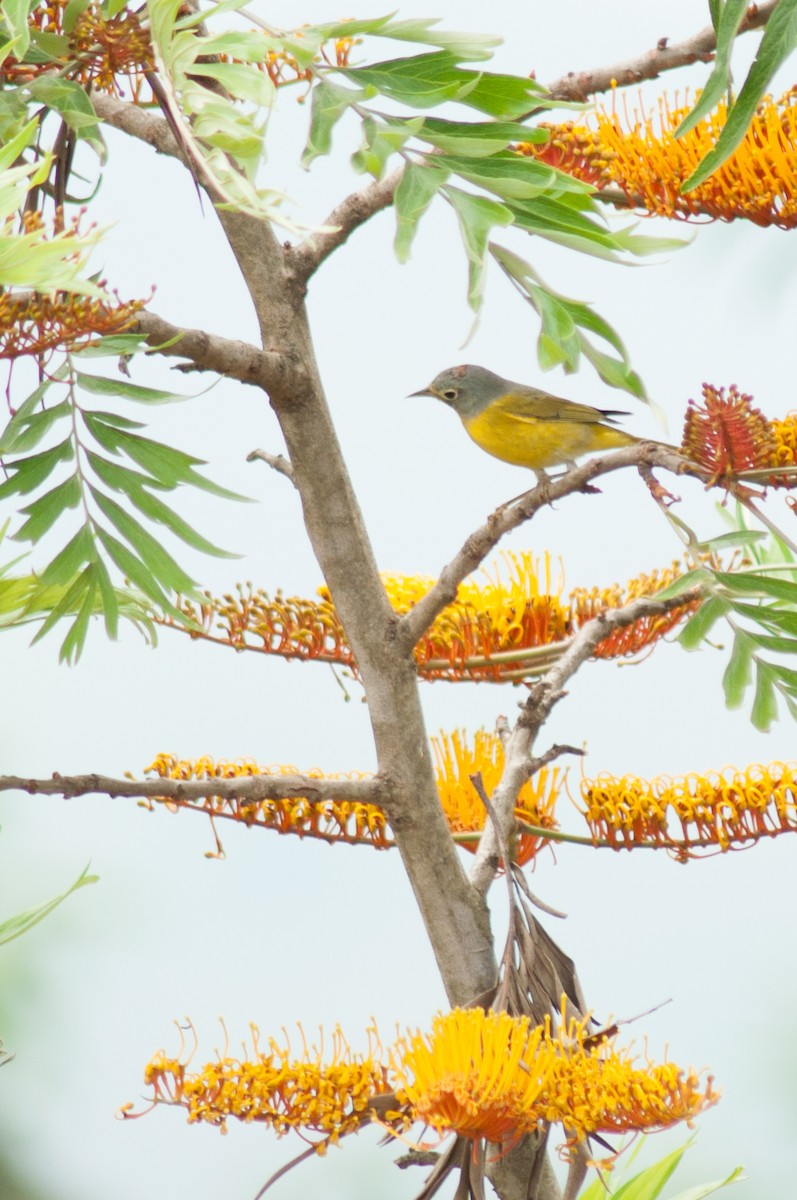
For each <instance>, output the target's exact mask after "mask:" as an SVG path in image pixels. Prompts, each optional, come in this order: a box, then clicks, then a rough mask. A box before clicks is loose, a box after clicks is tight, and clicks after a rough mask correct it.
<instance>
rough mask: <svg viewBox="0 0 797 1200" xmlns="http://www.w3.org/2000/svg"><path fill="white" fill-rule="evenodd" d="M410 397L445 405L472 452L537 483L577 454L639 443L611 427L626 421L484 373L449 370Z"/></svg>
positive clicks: (478, 369)
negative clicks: (528, 473) (526, 473)
mask: <svg viewBox="0 0 797 1200" xmlns="http://www.w3.org/2000/svg"><path fill="white" fill-rule="evenodd" d="M412 395H413V396H435V397H436V398H437V399H438V400H442V401H443V403H444V404H448V405H450V407H451V408H453V409H454V412H455V413H456V414H457V416H458V417H459V418H460V420H461V421H462V424H463V425H464V426H465V429H466V430H467V432H468V434H469V435H470V436H471V438H472V439H473V441H474V442H475V443H476V445H477V446H480V447H481V448H482V450H486V451H487V453H488V454H492V455H493V457H495V458H500V459H502V460H503V462H507V463H513V464H514V465H515V466H517V467H528V468H529V469H530V470H532V471H534V473H535V475H536V476H537V478H538V479H539V480H540V481H542V480H545V479H547V478H548V476H547V475H546V473H545V470H546V467H557V466H559V465H560V464H562V463H565V464H567V465H568V466H572V465H573V463H574V462H575V460H576V459H577V458H580V457H581V455H582V454H591V453H593V452H596V451H600V450H616V449H619V448H620V447H621V446H633V445H635V444H636V443H637V442H639V441H641V440H642V439H641V438H638V437H634V435H633V434H631V433H625V432H624V431H623V430H622V429H618V428H617V426H616V425H615V418H616V417H623V416H627V414H626V413H623V412H618V411H616V410H614V409H602V408H590V406H589V405H587V404H576V403H574V401H572V400H562V399H560V397H558V396H551V395H550V394H549V393H548V392H543V391H542V390H541V389H540V388H536V387H529V386H527V385H526V384H523V383H513V382H512V381H511V380H509V379H503V378H502V377H501V376H500V375H495V374H494V373H493V372H492V371H487V370H486V369H485V368H484V367H474V366H461V367H449V368H448V370H447V371H441V372H440V374H439V375H438V376H436V378H435V379H433V380H432V382H431V383H430V384H429V386H428V387H425V388H422V389H421V390H420V391H419V392H413V393H412Z"/></svg>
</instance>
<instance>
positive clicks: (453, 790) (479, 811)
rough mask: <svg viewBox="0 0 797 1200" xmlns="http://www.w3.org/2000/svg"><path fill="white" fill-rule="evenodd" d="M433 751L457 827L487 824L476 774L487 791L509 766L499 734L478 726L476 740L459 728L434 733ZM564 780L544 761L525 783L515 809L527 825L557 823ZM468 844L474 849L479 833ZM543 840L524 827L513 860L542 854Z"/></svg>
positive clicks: (519, 862) (442, 789) (453, 826)
mask: <svg viewBox="0 0 797 1200" xmlns="http://www.w3.org/2000/svg"><path fill="white" fill-rule="evenodd" d="M431 742H432V752H433V754H434V758H435V763H436V771H435V775H436V780H437V791H438V795H439V796H440V803H441V804H442V806H443V812H444V813H445V815H446V820H447V821H448V824H449V828H450V829H451V832H452V833H468V832H471V831H474V830H478V831H479V832H481V830H482V829H483V828H484V821H485V811H484V805H483V804H482V802H481V800H480V799H479V796H478V795H477V793H476V789H475V788H474V787H473V784H472V783H471V781H470V777H471V775H475V774H480V775H481V777H482V782H483V783H484V787H485V790H486V792H487V795H488V796H490V795H492V792H493V789H494V788H495V787H496V785H497V784H498V782H499V780H500V779H501V775H502V774H503V770H504V748H503V746H502V745H501V741H500V738H498V737H496V736H495V734H492V733H487V731H486V730H484V729H479V730H477V732H476V734H475V735H474V737H473V739H472V741H470V742H467V741H466V740H465V738H464V735H463V734H461V733H458V732H457V731H456V730H455V731H454V733H452V734H447V733H441V734H440V735H439V737H433V738H432V739H431ZM562 783H563V776H562V774H561V772H560V771H558V770H557V768H556V767H553V768H550V769H549V768H547V767H543V769H542V770H541V771H538V772H537V774H536V775H535V776H534V778H533V779H530V780H529V781H528V782H527V783H525V784H524V785H523V787H522V788H521V790H520V794H519V796H518V803H517V807H516V808H515V815H516V817H517V818H518V819H519V820H520V821H525V822H526V824H528V825H537V826H542V827H543V828H545V829H556V828H557V822H556V820H555V819H554V815H553V814H554V809H555V807H556V801H557V799H558V797H559V792H560V790H561V787H562ZM462 844H463V846H464V847H465V849H466V850H473V851H474V852H475V850H476V849H477V847H478V839H474V840H473V841H472V842H468V841H466V842H463V843H462ZM541 845H542V840H541V839H540V838H539V837H535V836H534V835H532V834H528V833H519V834H518V835H517V836H516V837H515V838H514V839H513V841H512V845H511V851H512V861H513V862H515V863H517V865H518V866H521V867H522V866H524V865H525V864H526V863H527V862H529V861H530V860H531V859H532V858H534V856H535V855H536V854H537V852H538V850H539V849H540V847H541Z"/></svg>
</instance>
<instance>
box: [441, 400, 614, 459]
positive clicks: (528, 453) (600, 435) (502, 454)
mask: <svg viewBox="0 0 797 1200" xmlns="http://www.w3.org/2000/svg"><path fill="white" fill-rule="evenodd" d="M462 423H463V425H464V426H465V429H466V430H467V431H468V433H469V434H470V436H471V437H472V438H473V440H474V442H475V443H476V445H477V446H481V448H482V450H486V451H487V453H488V454H492V455H494V457H495V458H500V459H502V461H503V462H508V463H512V464H514V466H517V467H529V468H530V469H531V470H532V471H542V470H545V468H546V467H556V466H559V465H560V464H561V463H568V462H573V460H574V459H576V458H580V456H581V455H582V454H591V453H595V452H596V451H599V450H612V449H616V448H617V447H619V446H630V445H632V444H633V443H634V442H635V441H637V439H636V438H635V437H633V436H632V435H631V434H629V433H624V432H623V431H622V429H612V428H611V427H610V426H608V425H601V424H599V423H598V422H597V421H596V422H590V421H567V420H554V421H551V420H546V419H544V418H536V419H524V420H518V419H517V418H516V417H512V416H509V415H508V414H506V413H503V412H501V411H500V410H499V411H497V412H496V411H490V410H487V411H485V412H483V413H480V414H479V416H478V417H471V418H470V419H469V420H465V419H463V422H462Z"/></svg>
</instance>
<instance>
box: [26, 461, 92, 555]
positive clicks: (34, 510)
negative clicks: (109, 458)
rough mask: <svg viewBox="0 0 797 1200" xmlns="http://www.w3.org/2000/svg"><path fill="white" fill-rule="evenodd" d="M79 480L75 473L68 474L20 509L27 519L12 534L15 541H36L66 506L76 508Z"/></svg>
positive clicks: (79, 491) (78, 500) (78, 496)
mask: <svg viewBox="0 0 797 1200" xmlns="http://www.w3.org/2000/svg"><path fill="white" fill-rule="evenodd" d="M81 494H82V493H81V490H80V481H79V479H78V477H77V475H70V476H69V478H68V479H65V480H64V481H63V483H59V484H58V485H57V486H56V487H54V488H51V489H50V491H49V492H45V493H44V495H43V496H39V498H38V500H34V501H33V503H32V504H29V505H28V506H27V507H26V508H23V509H22V510H21V511H22V512H23V513H25V514H26V516H27V518H28V519H27V521H26V522H25V524H24V525H22V526H21V528H20V529H18V530H17V532H16V533H15V534H14V539H13V540H14V541H15V542H38V540H39V538H40V537H42V535H43V534H45V533H46V532H47V530H48V529H51V528H52V526H53V525H54V524H55V523H56V521H57V520H58V518H59V517H60V516H62V515H63V513H65V512H66V510H67V509H68V508H77V506H78V504H79V503H80V500H81Z"/></svg>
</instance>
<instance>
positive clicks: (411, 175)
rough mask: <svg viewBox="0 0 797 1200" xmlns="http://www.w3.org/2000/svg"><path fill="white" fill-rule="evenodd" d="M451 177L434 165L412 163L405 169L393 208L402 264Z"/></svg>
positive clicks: (397, 256) (395, 244) (398, 250)
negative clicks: (420, 225) (437, 196)
mask: <svg viewBox="0 0 797 1200" xmlns="http://www.w3.org/2000/svg"><path fill="white" fill-rule="evenodd" d="M446 179H447V173H446V172H445V171H438V170H437V168H436V167H432V166H430V165H427V166H423V165H421V164H420V163H415V162H408V163H407V165H406V166H405V168H404V172H403V174H402V176H401V180H400V182H399V185H398V187H397V188H396V194H395V196H394V198H393V207H394V208H395V210H396V239H395V242H394V243H393V248H394V250H395V253H396V258H397V259H398V261H399V262H400V263H405V262H406V261H407V259H408V258H409V256H410V248H411V246H412V242H413V239H414V237H415V231H416V229H417V228H418V222H419V221H420V219H421V217H422V216H423V214H424V213H425V212H426V210H427V208H428V207H429V205H430V204H431V203H432V200H433V199H434V197H435V196H436V195H437V193H438V191H439V190H440V188H441V187H442V185H443V184H444V183H445V181H446Z"/></svg>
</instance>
